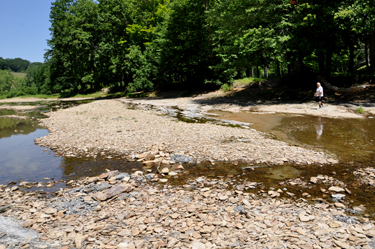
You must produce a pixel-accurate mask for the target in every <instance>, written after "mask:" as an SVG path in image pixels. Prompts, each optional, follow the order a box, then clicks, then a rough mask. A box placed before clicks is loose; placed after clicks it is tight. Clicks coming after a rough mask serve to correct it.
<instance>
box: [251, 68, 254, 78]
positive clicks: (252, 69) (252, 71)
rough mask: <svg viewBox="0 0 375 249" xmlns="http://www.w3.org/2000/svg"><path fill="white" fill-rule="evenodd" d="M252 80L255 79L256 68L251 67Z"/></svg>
mask: <svg viewBox="0 0 375 249" xmlns="http://www.w3.org/2000/svg"><path fill="white" fill-rule="evenodd" d="M251 78H254V67H251Z"/></svg>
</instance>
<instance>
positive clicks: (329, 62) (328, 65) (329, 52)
mask: <svg viewBox="0 0 375 249" xmlns="http://www.w3.org/2000/svg"><path fill="white" fill-rule="evenodd" d="M331 72H332V50H331V49H327V51H326V71H325V74H326V76H327V77H330V76H331Z"/></svg>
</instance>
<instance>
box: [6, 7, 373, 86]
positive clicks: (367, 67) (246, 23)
mask: <svg viewBox="0 0 375 249" xmlns="http://www.w3.org/2000/svg"><path fill="white" fill-rule="evenodd" d="M50 22H51V28H50V31H51V39H50V40H48V45H49V50H48V51H47V52H46V54H45V63H44V64H43V65H36V66H34V67H31V68H30V69H28V70H29V77H28V81H27V84H26V85H27V87H35V88H36V89H37V92H42V93H59V92H74V93H79V92H82V93H87V92H93V91H97V90H100V89H101V88H103V87H111V88H115V89H119V90H121V91H133V92H134V91H139V90H153V89H157V88H160V87H165V86H169V87H173V86H174V85H177V86H185V87H189V88H191V89H199V88H202V87H204V86H207V85H221V84H224V83H230V82H231V81H232V80H233V79H236V78H239V77H244V76H252V77H260V76H262V77H282V76H287V75H291V74H295V73H298V72H310V73H312V74H315V75H321V76H325V77H327V78H329V77H336V76H353V75H356V74H358V72H361V73H362V74H365V75H369V76H372V77H373V74H374V71H375V5H374V4H373V1H372V0H361V1H359V0H338V1H322V0H301V1H293V0H292V1H290V0H231V1H227V0H144V1H139V0H56V1H54V2H53V3H52V6H51V12H50ZM371 62H373V63H371ZM0 63H1V60H0ZM0 65H1V64H0Z"/></svg>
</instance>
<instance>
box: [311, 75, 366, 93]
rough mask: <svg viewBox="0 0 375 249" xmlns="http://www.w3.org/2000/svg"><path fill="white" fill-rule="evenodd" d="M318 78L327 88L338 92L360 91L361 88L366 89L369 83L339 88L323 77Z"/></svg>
mask: <svg viewBox="0 0 375 249" xmlns="http://www.w3.org/2000/svg"><path fill="white" fill-rule="evenodd" d="M318 80H319V81H320V82H321V83H323V85H324V86H326V87H327V88H328V89H330V90H332V91H334V92H338V93H352V92H360V91H363V90H366V88H370V87H371V85H368V84H366V85H361V86H355V87H349V88H340V87H337V86H333V85H331V84H330V83H328V81H327V79H326V78H324V77H318Z"/></svg>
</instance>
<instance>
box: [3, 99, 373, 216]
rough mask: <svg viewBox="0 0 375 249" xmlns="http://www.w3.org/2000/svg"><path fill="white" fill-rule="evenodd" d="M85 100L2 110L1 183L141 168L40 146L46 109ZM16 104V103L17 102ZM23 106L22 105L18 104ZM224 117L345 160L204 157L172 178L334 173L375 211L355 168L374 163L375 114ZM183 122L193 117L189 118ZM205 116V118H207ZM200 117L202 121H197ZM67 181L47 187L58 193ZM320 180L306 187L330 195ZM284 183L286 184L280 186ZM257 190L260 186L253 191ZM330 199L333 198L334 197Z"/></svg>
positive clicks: (269, 181)
mask: <svg viewBox="0 0 375 249" xmlns="http://www.w3.org/2000/svg"><path fill="white" fill-rule="evenodd" d="M82 103H85V102H50V103H42V102H41V103H22V105H37V108H36V109H34V110H30V111H14V110H0V171H1V174H0V184H9V183H12V182H13V184H15V183H18V182H20V181H28V182H40V181H49V180H51V179H52V180H54V181H56V182H58V181H60V180H65V181H67V180H70V179H77V178H79V177H83V176H93V175H98V174H100V173H102V172H103V171H104V170H105V169H110V170H120V171H123V172H131V171H134V170H141V169H142V165H141V164H140V163H137V162H128V161H126V160H125V159H123V158H111V159H108V158H96V159H94V158H64V157H62V156H60V155H58V154H56V153H55V152H54V151H52V150H50V149H47V148H44V147H40V146H37V145H35V143H34V139H35V138H38V137H41V136H45V135H47V134H48V131H47V130H46V129H44V128H43V127H40V126H39V125H38V120H37V119H40V118H45V115H44V113H46V112H49V111H51V110H56V109H59V108H67V107H71V106H74V105H78V104H82ZM14 105H15V104H14ZM18 105H21V104H18ZM215 114H216V115H218V118H220V119H226V120H234V121H239V122H244V123H248V124H251V125H250V128H254V129H256V130H260V131H264V132H267V133H270V134H272V136H273V137H274V138H275V139H280V140H283V141H287V142H288V143H289V144H292V145H299V146H304V147H308V148H313V149H316V150H321V151H325V152H326V153H331V154H333V155H336V157H337V158H338V159H340V161H341V163H340V164H337V165H334V166H324V167H321V166H319V165H291V164H285V165H282V166H272V167H268V166H267V165H252V164H251V165H249V164H247V163H239V164H230V163H225V162H217V163H215V164H214V165H213V164H211V163H209V162H203V163H200V164H198V165H196V164H190V165H185V169H186V172H188V173H186V174H184V175H182V176H180V177H179V178H177V179H170V182H171V183H172V184H183V183H184V181H185V180H186V179H188V178H189V177H198V176H202V175H203V176H208V177H224V178H226V179H230V180H231V181H237V182H241V181H244V180H248V181H253V182H254V181H256V182H262V186H263V187H262V189H263V190H265V191H266V190H267V189H272V188H274V189H277V188H280V186H281V184H282V183H283V182H284V181H286V180H288V179H295V178H304V179H310V177H312V176H317V175H319V174H322V175H327V176H330V177H335V178H337V179H339V180H340V181H343V182H345V183H346V184H347V186H348V188H350V190H351V191H352V195H351V196H350V198H347V200H348V203H347V204H349V202H350V205H353V206H354V205H365V206H368V211H369V212H371V213H374V212H375V205H373V204H375V197H374V195H373V194H372V193H373V189H372V188H368V187H366V188H364V187H363V186H359V185H358V184H357V182H356V179H355V177H354V175H353V174H352V172H353V171H354V170H356V169H358V168H361V167H368V166H373V162H374V161H375V160H374V159H375V157H374V155H375V147H374V140H375V129H373V128H374V127H375V119H371V118H367V119H331V118H323V117H311V116H301V115H267V114H262V115H260V114H254V113H228V112H215ZM5 115H19V116H26V117H27V119H25V120H19V119H14V118H4V117H1V116H5ZM184 121H187V122H189V119H186V120H184ZM206 121H207V119H204V120H203V122H206ZM194 122H199V120H198V121H197V120H194ZM63 186H64V184H63V183H61V184H56V186H55V188H50V189H46V190H45V191H49V192H53V191H55V190H57V189H56V188H59V187H63ZM321 187H322V186H321V185H316V186H315V187H313V188H311V189H309V190H308V191H307V190H303V191H307V192H308V193H309V195H311V196H312V197H311V198H310V199H308V198H305V199H306V200H310V201H311V200H313V199H314V198H320V197H322V198H326V199H328V200H330V196H327V195H325V194H324V193H322V192H321V191H320V188H321ZM281 188H282V187H281ZM254 191H259V189H258V190H254ZM288 191H289V192H291V193H294V194H296V196H298V195H301V192H302V190H301V188H299V187H298V186H288ZM330 201H331V200H330Z"/></svg>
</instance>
